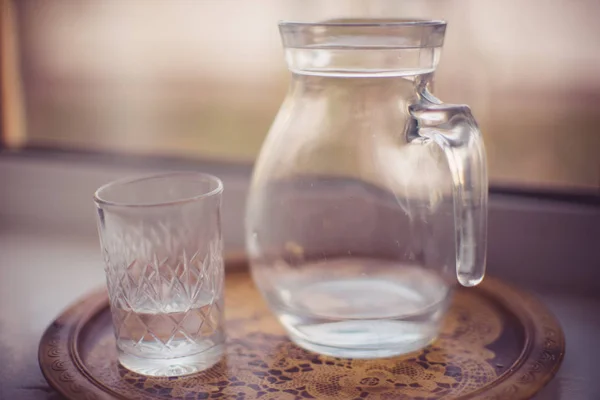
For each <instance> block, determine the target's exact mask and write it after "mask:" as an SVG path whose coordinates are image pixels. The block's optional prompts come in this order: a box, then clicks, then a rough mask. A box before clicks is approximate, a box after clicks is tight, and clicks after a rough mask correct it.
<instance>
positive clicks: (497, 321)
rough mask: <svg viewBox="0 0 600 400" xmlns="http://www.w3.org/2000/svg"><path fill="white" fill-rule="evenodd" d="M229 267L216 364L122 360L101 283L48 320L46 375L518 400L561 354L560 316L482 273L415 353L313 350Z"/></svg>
mask: <svg viewBox="0 0 600 400" xmlns="http://www.w3.org/2000/svg"><path fill="white" fill-rule="evenodd" d="M228 264H229V265H228V274H227V279H226V292H227V298H226V316H227V335H228V341H227V351H226V357H224V359H223V360H222V361H221V362H220V363H219V364H217V365H216V366H215V367H213V368H212V369H210V370H207V371H204V372H201V373H198V374H196V375H191V376H188V377H182V378H150V377H145V376H141V375H138V374H135V373H133V372H130V371H128V370H126V369H124V368H123V367H121V366H120V365H118V363H117V354H116V349H115V339H114V336H113V330H112V325H111V318H110V311H109V308H108V298H107V295H106V292H105V291H104V290H103V291H98V292H96V293H93V294H90V295H89V296H87V297H85V298H84V299H82V300H80V301H79V302H77V303H76V304H75V305H73V306H71V307H70V308H69V309H67V310H66V311H65V312H64V313H63V314H62V315H60V316H59V317H58V318H57V319H56V321H54V323H52V325H50V326H49V327H48V329H47V330H46V332H45V333H44V335H43V337H42V339H41V343H40V348H39V362H40V366H41V369H42V372H43V373H44V376H45V377H46V379H47V380H48V382H49V383H50V384H51V385H52V386H53V387H54V388H56V389H57V390H58V391H59V392H61V393H62V394H63V395H64V396H65V397H67V398H68V399H159V398H160V399H165V398H166V399H263V400H270V399H277V400H285V399H456V398H458V399H473V398H477V399H513V400H515V399H526V398H529V397H531V396H533V395H534V394H535V393H536V392H537V391H538V390H539V389H541V388H542V387H543V386H544V385H545V384H546V383H548V381H549V380H550V379H552V377H553V376H554V374H555V373H556V371H557V369H558V367H559V365H560V363H561V361H562V358H563V355H564V351H565V342H564V335H563V332H562V330H561V328H560V325H559V324H558V322H557V320H556V319H555V318H554V316H552V314H551V313H550V312H549V311H548V310H547V309H546V308H545V307H544V306H543V305H542V304H541V303H539V302H538V301H537V300H535V299H534V298H533V297H531V296H530V295H527V294H525V293H523V292H522V291H520V290H517V289H515V288H513V287H511V286H509V285H506V284H504V283H502V282H500V281H498V280H496V279H491V278H486V279H485V281H484V283H483V284H482V285H480V286H478V287H477V288H473V289H459V290H458V291H457V292H456V295H455V297H454V300H453V303H452V307H451V309H450V311H449V314H448V316H447V318H446V320H445V323H444V327H443V330H442V333H441V335H440V337H439V339H438V340H437V341H436V342H434V343H433V344H432V345H430V346H429V347H426V348H424V349H422V350H421V351H418V352H415V353H412V354H408V355H405V356H402V357H396V358H389V359H380V360H350V359H339V358H330V357H326V356H319V355H316V354H313V353H310V352H307V351H304V350H302V349H300V348H299V347H297V346H295V345H294V344H293V343H291V342H290V341H289V340H288V339H287V337H286V336H285V333H284V331H283V329H282V328H281V327H280V325H279V324H278V322H277V320H276V319H275V317H274V316H273V315H272V314H271V313H270V312H269V311H268V309H267V306H266V304H265V303H264V302H263V300H262V298H261V296H260V295H259V293H258V292H257V290H256V289H255V288H254V285H253V283H252V281H251V278H250V276H249V274H248V273H247V272H246V271H245V268H240V267H241V266H243V265H241V264H243V263H242V262H240V261H237V262H232V261H230V262H229V263H228ZM232 264H235V265H232ZM232 267H235V268H232Z"/></svg>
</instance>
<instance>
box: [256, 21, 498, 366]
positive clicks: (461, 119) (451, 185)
mask: <svg viewBox="0 0 600 400" xmlns="http://www.w3.org/2000/svg"><path fill="white" fill-rule="evenodd" d="M445 29H446V23H445V22H443V21H383V20H334V21H328V22H324V23H281V24H280V33H281V36H282V39H283V45H284V47H285V58H286V61H287V64H288V67H289V69H290V71H291V72H292V79H291V84H290V88H289V92H288V94H287V97H286V98H285V100H284V102H283V105H282V106H281V109H280V110H279V113H278V115H277V117H276V119H275V121H274V123H273V125H272V127H271V130H270V132H269V135H268V137H267V139H266V141H265V143H264V145H263V148H262V150H261V153H260V156H259V158H258V161H257V164H256V167H255V171H254V175H253V180H252V185H251V189H250V194H249V198H248V204H247V211H246V235H247V236H246V239H247V251H248V254H249V258H250V262H251V270H252V275H253V278H254V280H255V282H256V284H257V285H258V287H259V289H260V290H261V292H262V293H263V295H264V297H265V299H266V300H267V302H268V303H269V306H270V307H271V309H272V310H273V311H274V313H275V314H276V315H277V317H278V318H279V320H280V321H281V323H282V325H283V326H284V327H285V329H286V330H287V332H288V334H289V336H290V338H291V339H292V340H293V341H294V342H296V343H297V344H298V345H300V346H301V347H303V348H305V349H308V350H312V351H315V352H318V353H322V354H326V355H331V356H335V357H352V358H376V357H388V356H393V355H399V354H404V353H407V352H411V351H414V350H416V349H418V348H420V347H423V346H425V345H427V344H428V343H430V342H431V341H432V340H434V339H435V338H436V336H437V334H438V332H439V328H440V321H441V319H442V317H443V315H444V313H445V311H446V310H447V307H448V304H449V302H450V298H451V294H452V288H453V287H454V286H455V282H456V281H457V280H458V282H460V283H461V284H462V285H463V286H474V285H477V284H478V283H479V282H480V281H481V280H482V278H483V275H484V270H485V257H486V230H487V227H486V220H487V172H486V158H485V150H484V146H483V142H482V137H481V133H480V132H479V130H478V128H477V124H476V122H475V120H474V119H473V117H472V115H471V112H470V110H469V108H468V107H467V106H465V105H453V104H444V103H442V102H441V101H440V100H438V99H436V98H435V97H434V96H433V95H432V94H431V91H430V90H431V84H432V81H433V74H434V71H435V68H436V66H437V64H438V61H439V57H440V52H441V49H442V44H443V41H444V33H445ZM457 278H458V279H457Z"/></svg>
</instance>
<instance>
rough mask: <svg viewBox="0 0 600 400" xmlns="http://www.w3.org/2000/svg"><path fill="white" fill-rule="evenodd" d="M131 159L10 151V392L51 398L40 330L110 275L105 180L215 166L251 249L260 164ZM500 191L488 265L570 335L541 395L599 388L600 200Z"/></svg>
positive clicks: (4, 383)
mask: <svg viewBox="0 0 600 400" xmlns="http://www.w3.org/2000/svg"><path fill="white" fill-rule="evenodd" d="M123 164H126V163H115V162H113V163H111V164H110V165H108V164H106V163H104V162H102V160H100V159H96V160H93V161H87V160H85V159H78V160H74V159H70V160H69V159H68V158H67V159H66V160H65V159H48V158H35V157H30V158H24V157H17V156H9V157H3V156H0V176H2V188H1V190H0V204H1V205H2V207H0V304H2V305H4V307H3V312H2V314H1V315H0V349H1V351H0V376H1V378H0V382H1V384H0V387H4V388H3V389H2V390H5V391H6V393H4V392H1V391H0V394H2V395H6V396H7V398H22V399H38V398H48V399H49V398H52V396H53V391H52V390H50V389H48V388H47V384H46V383H45V381H44V380H43V378H42V377H41V375H40V371H39V368H38V366H37V359H36V354H37V343H38V341H39V338H40V335H41V334H42V332H43V330H44V329H45V327H46V326H47V325H48V324H49V323H50V322H51V321H52V319H53V318H54V317H55V316H56V315H57V314H58V313H59V312H60V310H62V309H63V308H64V307H66V306H67V305H68V304H69V303H72V302H73V301H75V300H76V299H77V298H78V297H80V296H82V295H84V294H85V293H86V292H88V291H89V290H92V289H93V288H96V287H98V286H101V285H103V284H104V273H103V267H102V259H101V254H100V251H99V245H98V243H97V234H96V226H95V220H94V207H93V203H92V200H91V196H92V193H93V191H94V190H95V188H97V187H98V186H100V185H101V184H102V183H105V182H107V181H110V180H112V179H114V178H117V177H122V176H123V175H128V174H137V173H146V172H148V171H150V170H156V169H160V170H177V169H191V168H192V169H195V170H201V171H205V172H209V173H213V174H216V175H218V176H219V177H221V178H222V180H223V181H224V184H225V194H224V209H223V225H224V236H225V242H226V249H227V251H234V252H237V251H240V250H242V249H243V229H242V222H243V212H244V200H245V195H246V191H247V185H248V177H249V172H250V171H249V168H246V167H243V166H234V167H228V166H226V165H219V164H217V163H207V162H198V163H197V165H190V164H189V163H180V164H178V163H177V162H173V163H170V164H169V163H162V164H161V165H140V164H136V163H129V165H123ZM134 164H135V165H134ZM490 202H491V203H490V204H491V207H490V234H489V238H490V241H489V273H490V274H491V275H495V276H498V277H501V278H503V279H506V280H509V281H511V282H514V283H517V284H519V285H520V286H523V287H526V288H529V289H531V290H534V291H535V292H537V293H538V295H539V296H540V298H541V299H542V301H544V303H545V304H546V305H547V306H548V307H549V308H550V309H551V310H552V311H553V312H554V313H555V315H556V316H557V317H558V318H559V320H560V322H561V324H562V326H563V329H564V331H565V334H566V337H567V348H568V350H567V354H566V357H565V360H564V363H563V366H562V367H561V369H560V371H559V373H558V375H557V377H556V379H554V380H553V381H552V382H551V383H550V384H549V386H548V387H546V388H545V389H544V390H543V391H542V392H541V393H540V394H539V395H538V396H537V397H536V398H538V399H569V400H571V399H573V400H577V399H589V398H597V397H600V382H598V381H597V379H595V378H594V372H593V371H595V368H594V367H593V365H592V362H593V361H594V360H596V359H598V358H599V357H600V350H598V349H597V346H595V341H596V338H597V337H598V335H600V314H599V313H598V310H599V309H600V295H598V293H600V283H599V282H598V279H597V268H598V266H600V253H599V252H598V250H597V238H598V237H600V208H599V207H597V206H592V205H575V204H570V203H566V202H561V201H548V200H543V199H535V198H526V197H519V196H515V195H497V194H493V195H491V196H490ZM0 397H2V396H0Z"/></svg>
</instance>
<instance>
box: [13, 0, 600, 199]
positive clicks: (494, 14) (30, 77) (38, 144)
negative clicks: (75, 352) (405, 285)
mask: <svg viewBox="0 0 600 400" xmlns="http://www.w3.org/2000/svg"><path fill="white" fill-rule="evenodd" d="M2 1H3V14H2V89H3V97H2V139H3V146H4V147H5V148H8V149H22V148H43V149H47V150H57V149H58V150H68V151H82V150H83V151H92V152H100V153H111V154H113V155H114V154H118V155H119V156H121V155H122V156H123V157H127V156H129V155H132V154H135V155H139V154H142V155H157V156H168V157H182V158H188V159H192V160H196V159H209V160H218V161H224V162H233V163H242V164H251V163H252V162H253V160H254V159H255V157H256V155H257V152H258V150H259V149H260V145H261V143H262V141H263V139H264V137H265V135H266V133H267V131H268V128H269V125H270V123H271V121H272V120H273V118H274V116H275V114H276V112H277V110H278V108H279V105H280V103H281V101H282V99H283V97H284V95H285V92H286V89H287V82H288V79H289V75H288V72H287V70H286V66H285V63H284V59H283V52H282V48H281V45H280V41H279V35H278V30H277V22H278V21H279V20H281V19H293V20H301V21H306V20H320V19H326V18H331V17H340V16H371V17H388V18H389V17H402V18H406V17H420V18H443V19H446V20H447V21H448V23H449V25H448V31H447V38H446V42H445V46H444V52H443V55H442V61H441V64H440V66H439V70H438V73H437V76H436V94H437V95H438V97H440V98H441V99H442V100H444V101H446V102H455V103H467V104H469V105H470V106H471V108H472V109H473V112H474V114H475V116H476V117H477V119H478V121H479V123H480V125H481V128H482V131H483V134H484V136H485V143H486V146H487V149H488V157H489V171H490V178H491V183H492V185H496V186H501V187H517V188H533V189H550V190H560V191H585V192H592V193H595V194H598V193H600V132H599V130H600V51H598V49H599V48H600V24H598V23H597V18H598V16H600V3H599V2H597V1H595V0H587V1H586V0H575V1H563V0H528V1H526V2H523V1H519V0H505V1H492V0H446V1H427V0H418V1H410V0H403V1H398V0H390V1H378V0H369V1H350V0H344V1H334V0H329V1H317V0H302V1H300V0H296V1H291V0H262V1H261V2H260V3H257V2H249V1H242V0H224V1H202V0H197V1H193V0H180V1H178V0H171V1H144V0H103V1H98V0H12V1H9V0H2Z"/></svg>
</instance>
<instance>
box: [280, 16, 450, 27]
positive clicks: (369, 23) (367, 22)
mask: <svg viewBox="0 0 600 400" xmlns="http://www.w3.org/2000/svg"><path fill="white" fill-rule="evenodd" d="M344 21H347V22H344ZM445 25H447V22H446V21H445V20H442V19H419V18H406V19H402V18H398V19H386V18H381V19H378V18H341V19H331V20H325V21H320V22H302V21H292V20H280V21H279V26H280V27H281V28H285V27H290V28H293V27H306V28H318V27H323V28H327V27H336V28H341V27H349V28H353V27H354V28H356V27H360V28H370V27H372V28H376V27H382V28H385V27H390V28H393V27H419V26H445Z"/></svg>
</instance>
